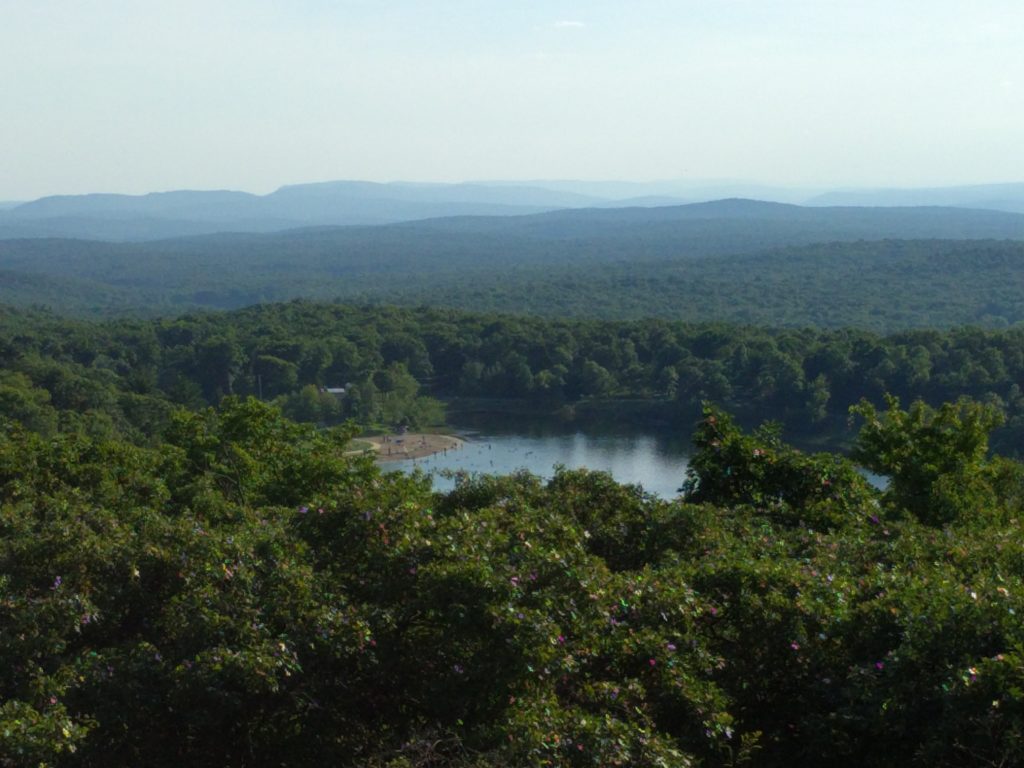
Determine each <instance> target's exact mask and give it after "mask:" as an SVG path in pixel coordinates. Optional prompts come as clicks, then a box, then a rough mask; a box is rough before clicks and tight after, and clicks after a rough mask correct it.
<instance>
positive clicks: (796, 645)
mask: <svg viewBox="0 0 1024 768" xmlns="http://www.w3.org/2000/svg"><path fill="white" fill-rule="evenodd" d="M789 647H790V648H792V649H793V650H794V651H799V650H800V643H798V642H797V641H796V640H794V641H793V642H792V643H790V644H789Z"/></svg>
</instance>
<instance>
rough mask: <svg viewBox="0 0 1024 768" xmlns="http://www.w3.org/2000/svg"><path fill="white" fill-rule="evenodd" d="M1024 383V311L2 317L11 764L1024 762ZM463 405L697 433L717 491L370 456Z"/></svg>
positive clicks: (292, 307)
mask: <svg viewBox="0 0 1024 768" xmlns="http://www.w3.org/2000/svg"><path fill="white" fill-rule="evenodd" d="M1022 380H1024V330H1022V329H1004V330H981V329H977V328H960V329H952V330H908V331H904V332H900V333H892V334H888V335H883V334H879V333H875V332H872V331H868V330H850V329H845V330H826V329H808V328H798V329H776V330H769V329H766V328H762V327H754V326H742V325H728V324H716V323H681V322H670V321H667V320H660V319H647V320H638V321H598V320H584V319H575V320H574V319H555V318H541V317H525V316H522V315H508V314H493V313H487V314H484V313H469V312H464V311H458V310H452V309H439V308H426V307H421V308H415V309H399V308H394V307H380V306H361V307H360V306H351V305H341V304H323V303H316V302H311V301H293V302H289V303H285V304H275V305H263V306H255V307H250V308H247V309H243V310H237V311H233V312H213V313H197V314H191V315H184V316H180V317H176V318H169V319H140V318H135V319H118V320H104V321H95V320H93V321H89V320H75V319H69V318H67V317H62V316H58V315H54V314H52V313H49V312H46V311H42V310H23V309H12V308H2V309H0V766H3V768H21V766H29V765H31V766H53V768H99V766H104V767H105V766H136V765H152V766H177V765H196V766H210V768H214V767H215V766H217V767H219V766H224V765H238V766H259V765H279V766H311V765H323V764H330V765H339V766H353V767H355V766H378V767H379V768H427V767H429V766H435V767H437V768H441V767H442V766H444V767H452V768H458V767H459V766H462V767H463V768H470V767H472V768H483V767H484V766H509V767H510V768H511V767H512V766H517V767H518V766H584V765H586V766H595V765H598V766H606V765H610V766H614V765H620V766H641V767H642V766H659V767H664V768H667V767H669V766H672V767H674V766H686V765H693V766H698V765H700V766H707V767H708V768H713V767H716V766H720V767H721V768H729V767H732V766H738V765H743V764H747V765H754V766H778V767H779V768H782V767H783V766H791V765H794V764H810V765H822V764H828V765H836V766H850V768H853V767H854V766H857V767H860V766H879V767H881V766H896V765H900V766H903V765H916V766H922V767H924V766H928V767H929V768H930V767H931V766H949V768H953V767H954V766H964V765H968V766H973V765H977V766H991V765H1016V764H1019V763H1021V762H1022V761H1024V751H1022V744H1024V694H1022V690H1024V625H1022V623H1021V621H1020V611H1022V610H1024V602H1022V596H1024V530H1022V528H1021V509H1022V505H1024V465H1022V464H1020V463H1018V462H1017V461H1015V460H1014V459H1012V458H1007V457H1006V456H1008V455H1011V454H1014V453H1016V451H1017V449H1018V447H1019V446H1020V445H1021V444H1022V443H1021V438H1022V436H1024V435H1022V430H1024V397H1022V392H1021V389H1020V385H1019V382H1020V381H1022ZM325 387H332V388H337V387H344V389H345V390H346V391H345V393H344V396H340V397H339V396H336V395H334V394H330V393H328V392H326V391H324V388H325ZM438 398H441V399H444V400H446V401H449V402H453V403H454V404H455V405H458V404H460V403H467V402H468V403H470V404H474V405H476V406H477V407H488V403H490V406H489V407H495V403H500V406H499V407H502V408H509V407H511V406H510V404H513V403H514V404H515V407H516V408H519V409H524V410H529V411H535V412H539V413H558V414H562V415H566V414H572V413H573V412H577V413H586V412H588V411H591V410H597V411H601V409H607V411H610V412H625V413H628V414H629V415H630V418H637V417H641V418H646V419H649V420H651V421H652V422H656V423H659V424H661V425H663V426H667V427H668V428H672V429H675V430H678V431H685V432H687V433H690V432H692V434H693V450H694V452H693V455H692V457H691V460H690V466H689V470H688V472H687V473H686V475H685V476H684V475H682V474H681V476H680V477H679V478H678V482H679V485H680V490H681V495H680V497H679V498H677V499H672V500H670V499H660V498H657V497H654V496H651V495H649V494H646V493H644V491H643V490H642V489H641V488H638V487H631V486H623V485H619V484H617V483H615V482H614V481H613V480H612V478H611V477H609V476H608V475H605V474H602V473H591V472H587V471H585V470H581V471H567V470H560V471H557V472H556V474H555V476H554V478H553V479H551V480H550V481H547V482H543V481H541V480H539V479H538V478H535V477H531V476H529V475H526V474H517V475H514V476H509V477H463V478H460V479H459V481H458V483H457V485H456V488H455V489H454V490H453V491H451V492H448V493H437V492H434V491H432V489H431V483H430V480H429V478H427V477H426V476H423V475H413V476H407V475H401V474H389V473H385V472H384V471H382V470H381V469H380V468H379V467H377V466H375V465H374V464H373V462H372V460H371V459H370V458H368V457H366V456H363V455H359V454H358V452H352V450H351V447H352V443H351V439H352V438H353V437H354V436H355V434H356V433H357V431H358V429H359V425H364V426H369V425H378V426H381V425H383V426H392V425H394V424H397V423H409V424H423V423H430V422H437V421H440V420H441V419H442V418H443V412H442V409H441V404H440V402H439V401H438ZM968 398H973V399H968ZM707 401H715V402H716V403H718V404H720V405H724V406H726V408H727V409H728V410H732V411H734V412H735V413H736V416H737V417H738V419H735V418H734V417H733V416H730V415H729V414H728V413H727V411H726V410H721V409H720V408H719V407H715V406H711V405H708V404H707ZM702 403H703V405H702ZM851 406H852V411H851ZM764 419H778V420H780V421H784V422H785V423H786V425H787V430H789V431H790V432H791V433H792V432H797V433H803V434H804V435H817V436H819V437H823V438H828V439H832V440H835V439H837V438H841V437H844V436H848V435H852V434H855V435H856V436H855V437H854V438H853V440H852V450H851V451H850V452H849V458H847V457H844V456H842V455H839V454H832V453H806V452H802V451H799V450H796V449H794V448H792V447H790V446H788V445H787V444H786V443H784V442H783V440H782V439H781V436H780V427H779V426H778V424H775V423H769V424H766V425H764V426H762V427H760V428H758V429H757V430H755V431H752V432H749V431H748V432H745V431H744V430H743V429H741V427H740V426H738V424H739V423H741V422H742V423H748V422H753V421H761V420H764ZM851 419H852V423H853V428H852V429H853V432H851V431H850V429H851V428H850V426H849V425H850V423H851ZM330 425H339V426H330ZM990 440H991V441H992V444H993V446H994V447H995V448H996V449H997V450H996V455H993V453H991V452H990V450H989V445H990ZM999 454H1001V455H999ZM863 470H869V471H871V472H874V473H877V474H878V475H881V476H883V477H886V478H887V479H888V484H887V486H886V488H885V489H884V490H879V489H876V488H875V487H873V486H872V485H871V484H870V483H868V482H867V481H866V480H865V479H864V476H863V475H862V471H863Z"/></svg>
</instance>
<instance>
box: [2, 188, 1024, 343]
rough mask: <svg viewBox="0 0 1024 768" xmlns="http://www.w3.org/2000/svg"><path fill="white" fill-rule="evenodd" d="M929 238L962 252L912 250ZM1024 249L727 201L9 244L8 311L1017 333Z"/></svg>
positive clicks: (952, 215) (960, 223)
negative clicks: (401, 305)
mask: <svg viewBox="0 0 1024 768" xmlns="http://www.w3.org/2000/svg"><path fill="white" fill-rule="evenodd" d="M919 237H930V238H946V239H944V240H935V239H930V240H907V238H919ZM886 238H891V239H886ZM950 238H952V239H950ZM978 238H989V239H983V240H979V239H978ZM991 238H997V239H991ZM1006 238H1013V239H1012V240H1007V239H1006ZM1021 238H1024V216H1021V215H1019V214H1005V213H995V212H991V211H968V210H958V209H941V208H934V209H929V208H922V209H889V210H885V209H857V208H850V209H831V208H821V209H811V208H800V207H798V206H787V205H771V204H766V203H756V202H752V201H721V202H719V203H714V204H703V205H692V206H678V207H670V208H651V209H642V208H637V209H621V210H578V211H561V212H556V213H550V214H543V215H539V216H523V217H505V218H485V217H465V218H456V219H437V220H431V221H425V222H416V223H410V224H402V225H393V226H387V227H347V228H325V229H311V230H300V231H293V232H286V233H275V234H267V235H255V234H248V235H228V234H225V235H215V236H206V237H197V238H183V239H177V240H166V241H159V242H151V243H104V242H92V241H81V240H50V239H38V240H5V241H0V272H2V273H3V276H4V278H5V279H4V280H3V281H2V282H0V301H3V302H5V303H9V304H17V305H20V306H31V305H44V306H51V307H53V308H54V309H55V310H56V311H58V312H61V313H65V314H67V313H73V314H80V315H97V314H100V315H102V314H108V315H109V314H121V315H126V314H129V315H138V314H148V315H154V314H157V315H165V316H166V315H173V314H178V313H180V312H182V311H187V310H190V309H196V308H213V309H230V308H239V307H243V306H248V305H251V304H254V303H259V302H272V301H281V300H286V299H291V298H298V297H302V298H314V299H320V300H339V299H345V300H350V301H351V300H358V301H386V302H405V303H409V302H413V303H424V304H429V305H435V306H454V307H458V308H463V309H473V310H484V311H503V312H530V313H541V314H546V315H566V314H568V315H578V316H588V317H597V318H603V319H626V318H636V317H646V316H658V317H665V318H667V319H673V320H702V321H706V320H722V321H729V322H757V323H765V324H770V325H775V326H779V325H786V326H791V325H823V326H829V327H841V326H857V327H862V328H873V329H876V330H898V329H902V328H908V327H935V326H942V327H949V326H953V325H962V324H968V323H970V324H980V325H985V326H989V327H1000V326H1004V325H1012V324H1014V323H1016V322H1019V321H1020V320H1021V318H1022V311H1021V298H1020V296H1021V293H1022V290H1021V288H1022V286H1021V280H1020V274H1021V272H1020V269H1019V268H1018V265H1019V263H1020V261H1021V257H1022V253H1024V245H1022V244H1021V242H1019V240H1020V239H1021ZM861 241H863V242H861Z"/></svg>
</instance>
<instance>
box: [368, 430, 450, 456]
mask: <svg viewBox="0 0 1024 768" xmlns="http://www.w3.org/2000/svg"><path fill="white" fill-rule="evenodd" d="M359 439H360V440H362V441H364V442H367V443H370V444H371V445H372V446H373V450H374V451H376V452H377V456H378V459H379V460H380V461H402V460H403V459H421V458H423V457H424V456H431V455H433V454H435V453H444V452H447V451H457V450H459V449H460V448H461V447H462V446H463V442H464V441H463V440H461V439H459V438H457V437H454V436H452V435H433V434H426V433H419V432H409V433H407V434H404V435H376V436H374V437H361V438H359Z"/></svg>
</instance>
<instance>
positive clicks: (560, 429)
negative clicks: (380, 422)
mask: <svg viewBox="0 0 1024 768" xmlns="http://www.w3.org/2000/svg"><path fill="white" fill-rule="evenodd" d="M452 432H454V433H455V434H457V435H459V436H460V437H463V438H464V439H465V440H466V443H465V445H464V447H463V448H461V449H459V450H450V451H448V452H447V453H438V454H434V455H433V456H428V457H426V458H422V459H410V460H408V461H395V462H386V463H384V464H382V467H383V468H384V469H385V470H400V471H412V469H414V468H419V469H422V470H423V471H425V472H429V473H432V474H434V487H435V488H436V489H437V490H442V491H443V490H450V489H451V488H452V487H453V486H454V484H455V483H454V480H453V479H451V478H445V477H441V476H439V475H437V474H436V473H437V472H439V471H440V470H463V471H467V472H471V473H480V474H499V475H506V474H509V473H511V472H514V471H516V470H517V469H526V470H528V471H530V472H532V473H533V474H535V475H539V476H540V477H543V478H550V477H551V476H552V475H553V474H554V467H555V465H556V464H563V465H565V466H566V467H568V468H570V469H577V468H580V467H586V468H588V469H592V470H600V471H606V472H610V473H611V474H612V476H613V477H614V478H615V479H616V480H617V481H619V482H620V483H638V484H640V485H642V486H643V488H644V490H646V491H649V492H651V493H655V494H657V495H659V496H661V497H663V498H672V497H674V496H676V495H677V489H678V488H679V486H680V485H681V484H682V482H683V480H684V478H685V473H686V465H687V464H686V462H687V456H688V454H689V452H690V450H691V446H690V442H689V439H688V438H679V437H676V436H672V435H661V434H652V433H650V432H641V431H637V432H630V431H628V430H627V431H623V430H622V429H621V428H616V429H614V431H613V430H610V429H607V430H602V429H601V428H600V427H597V426H590V425H588V426H587V427H586V428H585V429H584V428H581V427H579V426H577V425H566V424H562V423H560V422H558V421H557V420H555V421H552V420H543V421H541V420H537V419H530V418H519V417H516V418H511V419H509V418H503V417H501V416H500V415H494V414H486V415H482V414H481V415H474V417H473V419H472V420H471V421H469V420H465V421H463V422H462V423H457V424H455V425H453V427H452Z"/></svg>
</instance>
